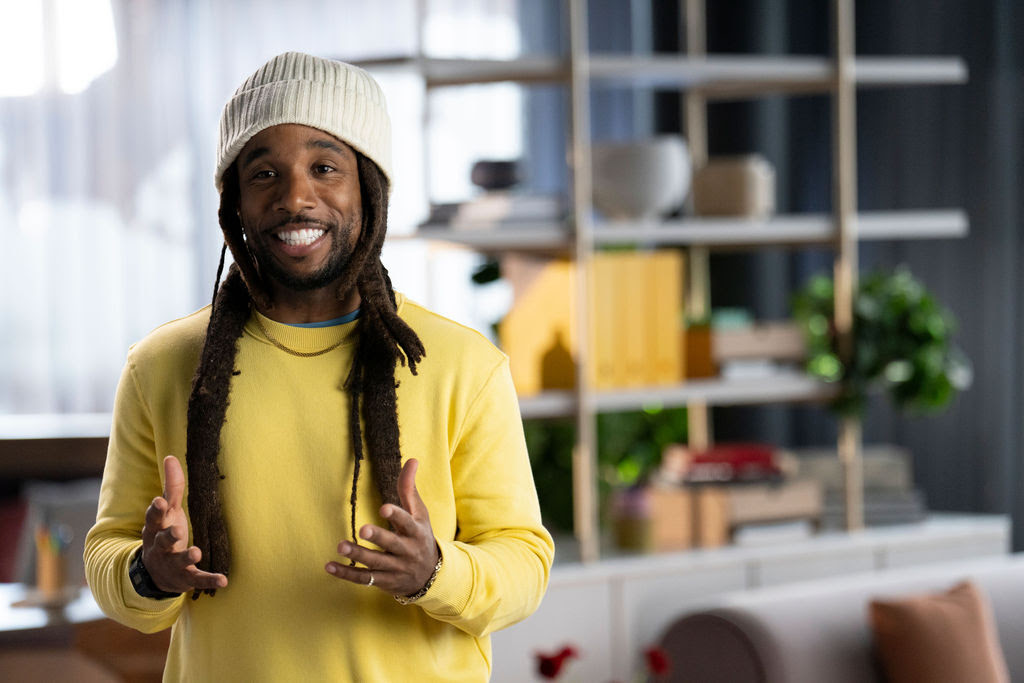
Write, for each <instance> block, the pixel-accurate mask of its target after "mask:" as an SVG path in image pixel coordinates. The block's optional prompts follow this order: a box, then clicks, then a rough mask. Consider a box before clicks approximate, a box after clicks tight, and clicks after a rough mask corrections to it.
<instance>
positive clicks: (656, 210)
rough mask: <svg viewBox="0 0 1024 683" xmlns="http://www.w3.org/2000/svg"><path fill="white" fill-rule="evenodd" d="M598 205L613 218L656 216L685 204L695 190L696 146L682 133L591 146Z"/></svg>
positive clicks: (658, 216) (651, 218) (647, 217)
mask: <svg viewBox="0 0 1024 683" xmlns="http://www.w3.org/2000/svg"><path fill="white" fill-rule="evenodd" d="M591 158H592V165H593V186H594V206H596V207H597V209H598V210H599V211H601V213H603V214H604V215H605V216H606V217H608V218H609V219H612V220H623V219H627V220H629V219H631V220H637V219H640V220H653V219H656V218H660V217H662V216H665V215H667V214H669V213H671V212H672V211H674V210H675V209H677V208H679V207H680V206H682V204H683V201H685V200H686V196H687V194H688V193H689V191H690V179H691V165H690V151H689V148H688V147H687V145H686V140H684V139H683V138H682V137H681V136H679V135H659V136H657V137H653V138H649V139H646V140H636V141H633V142H627V143H598V144H595V145H593V147H592V149H591Z"/></svg>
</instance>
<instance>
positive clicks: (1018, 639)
mask: <svg viewBox="0 0 1024 683" xmlns="http://www.w3.org/2000/svg"><path fill="white" fill-rule="evenodd" d="M964 579H971V580H972V581H973V582H974V584H975V585H977V586H978V587H979V588H980V589H981V592H982V594H983V595H985V596H986V597H987V598H988V602H989V604H990V605H991V608H992V613H993V616H994V620H995V626H996V629H997V631H998V639H999V642H1000V644H1001V646H1002V651H1003V655H1004V657H1005V660H1006V665H1007V668H1008V669H1009V674H1010V680H1012V681H1024V554H1019V555H1006V556H996V557H993V558H987V559H983V560H958V561H956V562H944V563H937V564H929V565H924V566H919V567H911V568H900V569H886V570H881V571H875V572H871V573H867V574H853V575H848V576H843V577H836V578H829V579H824V580H815V581H810V582H804V583H800V584H793V585H789V586H779V587H772V588H765V589H757V590H748V591H743V592H740V593H733V594H727V595H724V596H722V598H721V599H716V600H715V601H714V603H713V604H710V605H708V606H706V607H702V608H701V609H699V610H697V611H694V612H691V613H688V614H684V615H681V616H680V617H679V618H678V619H676V620H675V621H674V622H673V623H672V624H671V625H670V626H669V627H668V628H667V629H666V631H665V632H664V634H663V636H662V638H661V642H660V644H661V646H662V648H664V650H665V651H666V654H667V655H668V658H669V660H670V661H671V663H672V671H671V675H670V677H669V678H668V679H667V680H673V681H688V682H691V683H692V682H699V683H718V682H721V683H748V682H750V683H754V682H757V683H821V682H823V681H828V682H829V683H866V682H867V683H870V682H871V681H884V680H885V678H884V676H883V673H882V669H881V665H880V663H879V659H878V656H877V651H876V648H875V643H874V639H873V635H872V628H871V625H870V621H869V616H868V614H869V609H868V605H869V602H870V601H871V600H873V599H894V598H902V597H907V596H913V595H920V594H923V593H930V592H941V591H945V590H947V589H949V588H951V586H953V584H955V583H957V582H959V581H962V580H964Z"/></svg>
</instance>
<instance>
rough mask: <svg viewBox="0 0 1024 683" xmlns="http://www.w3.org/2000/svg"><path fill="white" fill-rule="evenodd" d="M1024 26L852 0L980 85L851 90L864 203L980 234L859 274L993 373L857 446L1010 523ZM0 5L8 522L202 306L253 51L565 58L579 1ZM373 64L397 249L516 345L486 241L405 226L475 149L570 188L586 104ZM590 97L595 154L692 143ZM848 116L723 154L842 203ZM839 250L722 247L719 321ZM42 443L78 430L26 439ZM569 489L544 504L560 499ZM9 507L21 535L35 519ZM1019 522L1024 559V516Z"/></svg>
mask: <svg viewBox="0 0 1024 683" xmlns="http://www.w3.org/2000/svg"><path fill="white" fill-rule="evenodd" d="M588 11H589V42H590V46H591V49H592V50H593V51H595V52H598V51H601V52H606V53H626V52H631V53H634V54H654V53H673V52H678V51H679V50H680V49H681V47H682V42H681V38H680V34H679V29H678V26H679V9H678V6H677V3H675V2H661V1H658V0H652V1H650V2H641V1H639V0H637V1H634V2H631V3H630V2H615V1H612V0H592V1H591V2H590V3H589V5H588ZM1022 13H1024V10H1022V8H1021V7H1020V5H1019V4H1018V3H1015V2H1012V1H1011V0H984V1H978V2H963V1H955V0H938V1H934V0H927V1H926V0H908V1H906V2H900V3H892V2H887V1H885V0H860V1H859V2H857V4H856V36H857V45H856V47H857V51H858V52H859V53H866V54H876V55H886V54H901V55H917V54H920V55H956V56H959V57H961V58H963V59H964V60H965V62H966V64H967V68H968V71H969V80H968V81H967V83H966V84H964V85H959V86H934V87H922V88H915V89H913V90H899V89H892V90H884V89H883V90H871V91H862V92H860V93H859V94H858V98H857V108H858V113H857V118H858V122H857V134H858V135H857V139H858V148H857V156H858V168H857V179H858V184H859V208H860V209H861V210H865V211H870V210H894V209H901V208H951V207H961V208H963V209H965V210H966V212H967V214H968V217H969V221H970V229H969V236H968V237H966V238H964V239H958V240H932V241H885V240H882V241H872V242H869V243H864V244H862V245H861V248H860V260H861V268H862V270H864V271H869V270H872V269H875V268H892V267H894V266H895V265H897V264H905V265H907V266H909V268H910V271H911V272H912V273H913V274H914V276H915V277H916V278H918V280H920V281H921V282H922V283H923V284H924V285H925V286H926V287H927V288H928V290H929V291H931V292H932V293H933V294H934V295H935V297H936V299H937V300H939V301H940V302H941V303H942V304H943V305H944V306H945V307H947V308H948V309H949V310H950V312H951V313H952V315H953V317H954V318H955V319H956V320H957V321H958V325H957V328H956V333H955V339H956V341H957V344H958V345H959V346H960V347H961V348H962V349H963V351H964V353H965V355H966V356H967V357H968V358H969V359H970V361H971V363H972V366H973V381H972V382H971V384H970V386H969V388H967V389H966V390H965V391H963V392H962V393H960V394H959V395H958V396H957V397H956V398H955V399H954V401H953V402H952V404H951V405H950V407H949V409H948V410H947V411H946V412H944V413H942V414H940V415H938V416H930V417H916V416H913V415H910V416H907V415H903V414H899V413H897V412H896V411H895V410H894V409H893V407H892V406H891V405H890V403H889V402H888V401H886V400H873V401H871V402H870V407H869V409H868V411H867V413H866V415H865V420H864V440H865V442H866V443H885V444H895V445H898V446H899V447H900V448H901V449H903V450H904V451H906V452H909V453H910V454H912V460H911V461H912V476H913V480H914V482H915V483H916V486H917V487H918V488H919V489H920V490H921V492H922V493H923V495H924V498H925V500H926V501H927V507H928V508H929V509H930V510H945V511H963V512H993V513H1005V514H1009V515H1012V517H1013V518H1014V519H1015V520H1021V519H1022V516H1024V476H1022V475H1024V472H1022V459H1021V446H1022V439H1024V434H1022V432H1024V420H1022V417H1024V414H1022V402H1021V390H1022V387H1024V368H1022V363H1021V355H1020V353H1019V352H1018V346H1019V344H1020V339H1021V338H1022V334H1021V333H1022V329H1021V328H1022V324H1024V316H1022V315H1021V313H1022V311H1021V307H1022V301H1021V296H1020V294H1019V293H1020V292H1021V291H1022V286H1021V285H1022V284H1024V269H1022V266H1021V263H1022V261H1024V259H1022V258H1021V257H1022V256H1024V253H1022V252H1024V245H1022V242H1021V238H1020V236H1019V235H1020V221H1021V218H1022V210H1024V200H1022V198H1021V193H1020V191H1019V189H1020V186H1021V181H1022V179H1024V175H1022V158H1024V154H1022V152H1021V150H1022V148H1024V135H1022V133H1024V131H1022V126H1024V117H1022V107H1021V104H1022V101H1021V100H1022V94H1021V93H1022V92H1024V54H1022V52H1024V47H1022V44H1021V42H1020V41H1019V40H1017V36H1018V35H1019V34H1020V32H1021V30H1024V20H1022ZM828 14H829V12H828V3H821V2H816V1H814V0H783V1H778V2H769V1H768V0H730V1H728V2H709V3H708V7H707V49H708V51H709V52H723V53H754V54H762V55H765V54H767V55H785V54H806V55H822V56H824V55H827V54H828V53H829V36H830V33H829V28H828V26H829V16H828ZM0 18H2V20H0V63H2V64H3V65H4V66H3V68H2V69H0V216H3V218H2V219H0V233H2V242H3V244H4V247H3V249H2V250H0V349H2V353H0V439H2V440H3V441H2V443H3V444H5V445H3V446H0V493H2V495H3V498H4V500H5V501H6V503H7V505H8V508H7V509H15V510H18V509H21V508H19V507H18V506H19V502H18V501H22V502H23V501H24V497H25V491H26V490H27V487H31V486H33V485H38V484H33V483H32V482H38V481H39V480H51V481H52V480H62V479H77V478H79V475H81V474H83V473H84V474H88V473H89V472H92V474H93V475H98V474H99V469H98V467H99V466H101V465H99V466H98V465H97V462H99V463H101V462H102V453H101V452H100V451H101V449H100V448H98V447H97V445H96V443H98V441H99V440H101V439H102V436H103V435H104V433H105V431H106V429H107V427H108V425H109V416H108V413H109V410H110V408H111V404H112V399H113V392H114V387H115V384H116V380H117V377H118V374H119V371H120V368H121V365H122V363H123V361H124V358H125V353H126V351H127V348H128V346H129V345H130V344H131V343H133V342H134V341H136V340H138V339H140V338H141V337H143V336H144V335H145V334H146V333H147V332H148V331H150V330H151V329H153V328H154V327H156V326H157V325H159V324H161V323H162V322H165V321H167V320H170V319H173V318H176V317H179V316H182V315H186V314H188V313H190V312H191V311H193V310H195V309H197V308H199V307H201V306H203V305H205V304H206V303H207V302H208V301H209V299H210V295H211V289H212V285H213V277H214V273H215V270H216V259H217V255H218V251H219V245H220V242H221V239H220V234H219V230H218V226H217V223H216V207H217V200H218V198H217V195H216V193H215V190H214V186H213V178H212V174H213V159H214V148H215V143H216V137H217V122H218V118H219V116H220V111H221V108H222V106H223V104H224V102H225V101H226V100H227V99H228V98H229V97H230V95H231V93H232V91H233V89H234V88H235V87H236V86H237V85H238V83H240V82H241V81H242V80H243V79H244V78H245V77H246V76H247V75H248V74H250V73H251V72H252V71H253V70H254V69H255V68H256V67H257V66H259V65H260V64H261V63H263V62H264V61H265V60H266V59H268V58H270V57H271V56H273V55H275V54H278V53H280V52H283V51H286V50H301V51H305V52H310V53H314V54H318V55H324V56H330V57H337V58H341V59H347V60H358V59H365V58H372V57H382V56H392V55H412V54H417V53H422V54H425V55H428V56H430V57H461V58H491V59H506V58H514V57H521V56H523V55H560V54H565V53H566V51H567V49H568V46H567V40H566V33H567V32H566V17H565V16H564V12H563V8H562V7H561V4H560V3H553V2H544V1H542V0H431V1H430V2H429V3H426V4H425V11H424V8H423V7H419V6H418V4H417V3H415V2H413V1H412V0H380V1H378V2H373V3H366V2H356V1H354V0H352V1H348V0H334V1H330V2H328V1H326V0H294V1H292V2H289V3H274V2H263V1H256V2H250V1H243V0H218V1H212V0H207V1H205V2H204V1H199V0H193V1H171V0H132V1H129V0H3V2H2V3H0ZM374 73H375V75H377V77H378V78H379V80H380V81H381V83H382V85H383V86H384V88H385V90H386V91H387V96H388V101H389V107H390V112H391V116H392V119H393V122H394V127H395V137H394V142H395V144H394V148H395V169H396V172H395V183H394V192H393V203H392V207H391V217H392V218H391V227H390V232H391V235H393V236H394V237H395V238H396V239H392V240H390V241H389V243H388V244H387V246H386V248H385V255H384V260H385V263H386V265H387V267H388V269H389V270H390V273H391V276H392V278H393V280H394V282H395V286H396V288H397V289H400V290H402V291H404V292H406V293H407V294H408V295H409V296H411V297H412V298H414V299H417V300H419V301H421V302H423V303H425V304H426V305H428V306H429V307H431V308H433V309H434V310H436V311H438V312H440V313H442V314H443V315H446V316H449V317H452V318H454V319H455V320H458V321H460V322H463V323H465V324H467V325H470V326H472V327H475V328H477V329H479V330H481V331H482V332H483V333H484V334H486V335H488V336H489V337H491V338H492V339H495V340H496V341H497V337H496V335H495V332H494V328H493V325H494V323H495V322H497V321H498V320H499V319H500V318H501V317H502V316H503V315H504V314H505V313H506V312H507V311H508V310H509V308H510V306H512V304H513V291H512V287H511V285H509V284H508V283H507V282H505V281H503V280H498V281H495V282H491V283H490V284H487V285H484V286H481V285H479V284H474V283H473V282H472V280H471V276H472V275H473V274H474V273H476V272H478V270H479V269H480V268H481V266H482V265H484V264H486V263H487V262H488V261H487V259H486V258H485V257H484V256H481V255H480V254H477V253H476V252H474V251H472V250H466V249H457V248H452V247H447V246H443V245H438V244H437V243H433V242H430V241H426V240H420V239H411V238H410V236H411V235H412V234H413V233H414V232H415V231H416V229H417V226H418V225H420V224H421V223H423V222H424V221H425V220H426V219H427V218H428V216H429V215H430V212H431V207H432V206H435V207H436V206H437V205H441V204H453V203H460V202H468V201H471V200H473V199H474V197H477V196H479V195H480V193H481V192H482V190H481V188H480V187H478V186H476V185H474V184H473V182H471V169H472V167H473V164H474V162H475V161H477V160H479V159H517V160H519V164H520V172H521V186H522V187H523V188H525V189H526V190H528V191H530V192H535V193H538V194H543V195H555V196H562V197H564V196H566V195H567V193H568V192H569V189H568V188H569V182H570V181H569V173H568V170H567V165H566V150H567V139H568V138H567V135H568V133H567V131H568V117H569V113H568V112H569V109H568V102H567V96H566V91H565V89H564V88H562V87H560V86H555V85H543V84H541V85H534V86H530V87H522V86H519V85H514V84H509V83H498V84H489V85H479V86H467V87H464V88H458V89H437V90H428V89H427V88H426V87H425V85H424V81H423V79H422V77H421V76H420V75H418V73H417V72H416V70H415V69H413V68H397V67H389V68H380V69H375V70H374ZM590 104H591V108H592V113H591V129H592V134H593V138H594V140H595V142H598V141H617V140H628V139H633V138H641V137H647V136H652V135H655V134H658V133H665V132H678V131H680V130H681V126H682V123H681V120H680V111H681V104H680V96H679V94H678V92H672V91H660V90H657V89H654V90H651V89H642V90H641V89H635V90H631V89H628V88H626V89H605V90H595V91H594V92H593V93H592V95H591V102H590ZM830 125H831V124H830V119H829V101H828V98H827V97H826V96H822V95H806V96H798V97H792V96H786V97H782V96H777V97H763V98H759V99H757V100H748V101H738V102H725V103H713V104H711V105H710V106H709V110H708V146H709V151H710V153H711V154H712V155H731V154H751V153H756V154H759V155H761V156H762V157H764V158H765V159H766V160H768V162H769V163H770V164H771V165H772V167H773V168H774V171H775V178H776V181H775V182H776V194H775V206H776V211H778V212H779V213H796V212H812V211H818V212H827V211H828V210H830V208H831V200H830V184H831V164H832V160H831V146H830V138H829V136H830ZM831 264H832V253H831V250H829V249H824V248H823V249H800V250H790V249H782V248H768V249H759V250H757V251H748V252H741V253H726V254H714V255H712V257H711V266H710V270H709V272H710V285H711V286H710V292H711V304H712V308H713V309H717V308H723V309H742V310H744V311H746V312H747V314H748V315H750V316H752V317H753V318H755V319H783V318H789V317H790V316H791V300H792V295H793V292H794V291H795V290H797V289H798V288H800V287H801V286H803V285H804V283H806V282H807V280H808V278H809V277H811V276H812V275H814V274H817V273H822V272H828V271H829V269H830V268H831ZM672 419H674V420H676V426H677V428H678V429H677V431H678V432H680V434H681V435H683V436H685V428H683V427H681V426H679V424H678V418H672ZM713 423H714V432H715V438H716V439H717V440H722V441H728V440H743V441H758V442H768V443H772V444H775V445H778V446H779V447H784V448H793V449H796V448H801V447H821V446H830V447H833V448H834V444H835V437H836V426H835V425H836V420H835V418H834V417H833V416H832V414H831V413H829V412H828V411H827V409H826V408H824V407H822V406H814V405H796V406H794V405H773V406H758V407H722V408H714V409H713ZM607 429H613V430H614V426H607ZM38 436H48V437H52V438H53V439H71V442H73V443H72V445H68V444H64V445H61V446H60V447H59V448H58V447H57V446H54V447H53V448H49V447H45V448H44V447H41V446H40V445H39V444H38V443H36V444H35V445H33V446H32V447H31V448H28V447H26V446H25V443H26V440H27V439H29V438H35V437H38ZM671 436H679V435H671ZM533 438H534V442H536V439H546V440H547V441H550V440H551V439H556V438H557V434H555V435H554V436H553V435H552V433H551V431H550V429H548V431H547V432H545V433H544V434H541V435H540V436H537V435H536V434H534V436H533ZM90 439H91V440H92V441H93V442H96V443H93V444H92V446H91V447H87V446H81V444H88V443H91V442H90ZM568 439H569V442H570V443H571V436H570V437H568ZM71 442H69V443H71ZM61 443H62V444H63V442H61ZM74 444H78V445H74ZM80 446H81V451H79V450H76V449H78V448H79V447H80ZM26 448H28V449H27V450H26ZM89 448H92V450H89ZM90 458H91V459H90ZM33 459H36V461H37V462H38V463H39V464H40V465H39V467H38V468H34V467H33V462H34V460H33ZM86 460H87V461H88V462H85V461H86ZM563 460H564V458H563ZM83 463H85V464H83ZM540 478H543V477H542V476H539V479H540ZM567 481H568V480H567V479H564V478H563V479H556V480H554V481H553V482H552V483H551V484H550V486H551V487H554V488H551V489H550V490H547V491H542V494H543V495H545V496H547V498H548V500H549V505H548V507H549V508H556V507H558V505H559V503H558V501H553V500H551V497H552V496H557V487H560V486H565V484H566V482H567ZM552 490H554V491H556V493H552V492H551V491H552ZM41 495H42V494H41ZM69 495H70V494H69ZM566 495H568V493H567V492H566ZM44 497H45V496H44ZM84 497H85V498H86V499H88V495H87V494H86V495H85V496H84ZM10 515H14V516H13V517H12V518H11V519H13V521H9V522H8V523H7V524H8V526H7V527H6V528H7V529H8V531H9V530H10V529H12V528H16V527H18V526H19V524H20V520H22V519H23V515H24V511H23V509H22V512H20V513H17V512H16V513H9V516H10ZM18 515H21V516H18ZM1015 526H1018V527H1020V528H1017V529H1015V531H1014V546H1015V547H1016V548H1020V547H1021V546H1022V545H1024V526H1022V525H1019V524H1018V525H1015ZM5 533H7V532H5ZM11 538H12V535H8V536H7V539H8V541H10V539H11ZM9 545H10V543H8V546H9ZM8 550H9V548H8ZM8 564H10V562H8ZM9 571H10V572H11V574H9V576H8V579H7V580H10V578H11V577H12V576H14V575H15V571H14V569H13V568H12V569H10V570H9Z"/></svg>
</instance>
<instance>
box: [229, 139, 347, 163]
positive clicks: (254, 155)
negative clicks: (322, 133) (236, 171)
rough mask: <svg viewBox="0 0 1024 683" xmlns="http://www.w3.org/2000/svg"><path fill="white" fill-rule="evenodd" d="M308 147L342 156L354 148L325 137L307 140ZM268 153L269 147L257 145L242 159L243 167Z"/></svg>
mask: <svg viewBox="0 0 1024 683" xmlns="http://www.w3.org/2000/svg"><path fill="white" fill-rule="evenodd" d="M306 147H307V148H309V149H327V150H331V151H332V152H336V153H338V154H341V155H342V156H347V155H348V154H349V153H350V152H351V150H352V148H351V147H349V146H348V145H346V144H345V143H342V142H334V141H333V140H327V139H324V138H320V139H310V140H307V141H306ZM267 154H270V148H269V147H257V148H255V149H253V150H250V151H249V153H248V154H246V155H245V157H244V158H243V159H242V168H245V167H246V166H248V165H249V164H251V163H252V162H254V161H256V160H257V159H259V158H260V157H262V156H266V155H267Z"/></svg>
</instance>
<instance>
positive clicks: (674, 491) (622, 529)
mask: <svg viewBox="0 0 1024 683" xmlns="http://www.w3.org/2000/svg"><path fill="white" fill-rule="evenodd" d="M610 516H611V526H612V532H613V535H614V537H615V544H616V545H617V546H618V547H619V548H622V549H625V550H636V551H640V552H653V553H658V552H665V551H670V550H686V549H688V548H691V547H693V500H692V494H691V492H690V490H689V489H687V488H685V487H682V486H673V485H670V484H661V483H651V484H646V485H644V486H631V487H628V488H624V489H617V490H615V492H614V493H613V494H612V499H611V515H610Z"/></svg>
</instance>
